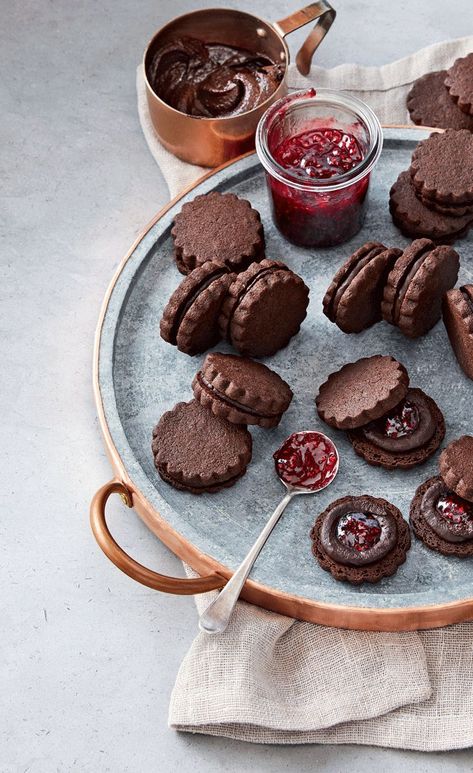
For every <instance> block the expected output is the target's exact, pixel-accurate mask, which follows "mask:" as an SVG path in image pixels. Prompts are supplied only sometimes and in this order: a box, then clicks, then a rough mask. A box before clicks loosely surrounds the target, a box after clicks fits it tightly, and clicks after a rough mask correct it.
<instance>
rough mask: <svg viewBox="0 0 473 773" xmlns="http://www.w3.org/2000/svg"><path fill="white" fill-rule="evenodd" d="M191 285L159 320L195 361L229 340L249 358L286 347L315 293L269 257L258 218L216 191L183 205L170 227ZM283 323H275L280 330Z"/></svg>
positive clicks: (167, 337) (228, 195)
mask: <svg viewBox="0 0 473 773" xmlns="http://www.w3.org/2000/svg"><path fill="white" fill-rule="evenodd" d="M172 236H173V239H174V257H175V260H176V264H177V267H178V269H179V271H180V272H181V273H183V274H186V277H185V279H183V280H182V282H181V283H180V285H179V286H178V287H177V289H176V290H175V291H174V293H173V294H172V296H171V298H170V300H169V302H168V303H167V305H166V307H165V309H164V312H163V316H162V319H161V325H160V330H161V337H162V338H163V339H164V340H165V341H167V342H168V343H170V344H172V345H173V346H177V348H178V349H179V351H181V352H185V353H186V354H190V355H195V354H199V353H202V352H205V351H206V350H207V349H210V348H211V347H212V346H214V345H215V344H216V343H217V342H218V341H219V340H220V339H222V338H223V339H226V340H227V341H228V342H229V343H231V344H232V346H233V347H234V348H235V349H236V350H237V351H238V352H240V354H244V355H247V356H250V357H267V356H270V355H272V354H275V353H276V352H277V351H278V350H279V349H282V348H283V347H285V346H287V344H288V343H289V341H290V339H291V338H292V337H293V336H294V335H295V334H296V333H297V332H298V331H299V328H300V326H301V323H302V321H303V320H304V318H305V316H306V313H307V306H308V303H309V288H308V287H307V286H306V285H305V283H304V282H303V280H302V279H301V277H300V276H298V275H297V274H295V273H294V272H293V271H291V270H290V269H289V268H288V267H287V266H286V265H285V264H284V263H281V262H280V261H276V260H268V259H265V258H264V246H265V242H264V233H263V226H262V224H261V219H260V216H259V214H258V212H257V211H256V210H255V209H253V207H252V206H251V204H250V203H249V202H248V201H246V200H244V199H240V198H238V196H235V195H234V194H233V193H226V194H222V193H218V192H216V191H214V192H212V193H209V194H204V195H202V196H197V197H196V198H195V199H194V200H193V201H190V202H188V203H186V204H184V206H183V208H182V210H181V212H180V213H179V214H178V215H177V216H176V218H175V221H174V226H173V229H172ZM275 322H277V324H275Z"/></svg>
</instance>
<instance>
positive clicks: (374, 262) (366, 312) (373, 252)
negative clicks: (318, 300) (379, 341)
mask: <svg viewBox="0 0 473 773" xmlns="http://www.w3.org/2000/svg"><path fill="white" fill-rule="evenodd" d="M401 253H402V250H399V249H397V248H395V247H394V248H388V247H385V245H384V244H381V243H380V242H367V243H366V244H364V245H363V246H362V247H360V248H359V249H358V250H356V252H354V253H353V254H352V255H351V256H350V257H349V258H348V260H347V261H346V262H345V263H344V264H343V265H342V266H341V267H340V268H339V270H338V271H337V273H336V274H335V276H334V277H333V279H332V281H331V283H330V285H329V287H328V289H327V292H326V293H325V296H324V298H323V301H322V306H323V311H324V314H325V315H326V316H327V317H328V318H329V320H330V321H331V322H334V323H335V324H336V325H337V326H338V327H339V328H340V330H343V332H344V333H360V332H361V331H362V330H365V329H366V328H368V327H371V326H372V325H374V324H375V323H376V322H379V321H380V320H381V318H382V315H381V301H382V300H383V292H384V286H385V284H386V280H387V278H388V274H389V272H390V271H391V269H392V267H393V266H394V263H395V261H396V259H397V258H398V257H399V255H401Z"/></svg>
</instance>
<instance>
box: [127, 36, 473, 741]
mask: <svg viewBox="0 0 473 773" xmlns="http://www.w3.org/2000/svg"><path fill="white" fill-rule="evenodd" d="M470 51H473V38H472V37H469V38H462V39H460V40H456V41H448V42H444V43H439V44H436V45H434V46H430V47H429V48H426V49H423V50H422V51H419V52H418V53H417V54H413V55H412V56H409V57H407V58H405V59H403V60H401V61H399V62H394V63H392V64H389V65H385V66H384V67H380V68H373V67H361V66H358V65H341V66H339V67H335V68H334V69H332V70H324V69H322V68H320V67H315V66H314V67H312V71H311V75H310V78H309V79H308V78H304V77H302V76H301V75H299V73H298V72H297V71H296V70H295V69H294V68H293V67H291V70H290V81H289V82H290V86H291V88H304V87H307V85H308V84H311V85H312V84H313V85H314V86H315V87H316V88H317V87H319V88H322V87H330V88H343V89H344V90H346V91H352V92H354V93H356V94H357V95H358V96H359V97H361V98H362V99H363V100H365V101H366V102H368V103H369V104H370V105H371V107H373V109H374V110H375V111H376V113H377V114H378V116H379V118H380V120H381V121H382V122H383V123H392V124H396V123H408V122H409V116H408V114H407V111H406V106H405V97H406V93H407V91H408V90H409V88H410V85H411V84H412V82H413V81H414V80H415V79H416V78H418V77H419V76H420V75H422V74H423V73H425V72H429V71H431V70H439V69H443V68H445V67H448V66H450V64H451V63H452V62H453V61H454V59H456V58H457V57H458V56H463V55H465V54H467V53H469V52H470ZM137 90H138V108H139V115H140V121H141V125H142V128H143V132H144V134H145V137H146V139H147V142H148V145H149V147H150V150H151V153H152V154H153V156H154V158H155V160H156V161H157V162H158V164H159V166H160V167H161V170H162V172H163V174H164V177H165V179H166V181H167V182H168V185H169V189H170V193H171V196H174V195H176V193H178V192H179V190H180V189H181V188H182V187H183V186H185V185H186V184H188V183H190V182H192V181H193V180H194V179H196V177H197V176H198V175H199V174H200V173H201V171H202V170H201V169H199V167H195V166H191V165H189V164H185V163H183V162H181V161H179V160H177V159H176V158H174V157H173V156H172V155H171V154H169V153H168V152H167V151H166V150H164V148H162V147H161V146H160V145H159V143H158V141H157V139H156V136H155V134H154V131H153V128H152V125H151V123H150V120H149V116H148V113H147V109H146V97H145V92H144V86H143V76H142V71H141V68H138V73H137ZM186 571H187V573H188V574H189V575H192V574H193V573H192V571H191V570H190V569H189V568H186ZM214 595H215V594H214V593H210V594H206V595H205V596H197V597H196V603H197V608H198V610H199V612H201V611H202V610H203V609H204V608H205V607H206V606H207V605H208V604H209V602H210V601H211V599H212V598H213V597H214ZM169 724H170V726H171V727H174V728H176V729H178V730H185V731H188V732H200V733H208V734H210V735H219V736H226V737H229V738H237V739H242V740H245V741H252V742H256V743H280V744H297V743H360V744H372V745H377V746H390V747H398V748H407V749H419V750H422V751H432V750H440V749H455V748H461V747H466V746H473V623H464V624H462V625H456V626H451V627H449V628H444V629H441V630H430V631H421V632H419V633H399V634H394V633H365V632H357V631H345V630H341V629H336V628H325V627H322V626H316V625H311V624H309V623H301V622H298V621H295V620H291V619H289V618H286V617H282V616H280V615H276V614H274V613H271V612H267V611H265V610H262V609H258V608H257V607H253V606H250V605H248V604H245V603H244V602H239V603H238V604H237V609H236V612H235V615H234V617H233V619H232V621H231V623H230V626H229V627H228V629H227V630H226V631H225V632H224V633H223V634H220V635H218V636H214V637H212V636H207V635H206V634H203V633H199V634H198V635H197V637H196V639H195V640H194V643H193V644H192V647H191V649H190V650H189V652H188V654H187V656H186V657H185V659H184V661H183V663H182V665H181V668H180V670H179V673H178V676H177V680H176V684H175V687H174V690H173V693H172V697H171V705H170V710H169Z"/></svg>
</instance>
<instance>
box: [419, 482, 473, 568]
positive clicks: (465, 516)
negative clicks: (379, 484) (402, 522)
mask: <svg viewBox="0 0 473 773" xmlns="http://www.w3.org/2000/svg"><path fill="white" fill-rule="evenodd" d="M409 519H410V522H411V526H412V529H413V531H414V534H415V535H416V537H418V538H419V539H420V540H422V542H424V543H425V545H427V547H428V548H430V549H431V550H436V551H437V552H438V553H442V554H443V555H445V556H457V557H458V558H467V557H469V556H473V504H472V503H471V502H468V501H467V500H465V499H462V497H459V496H458V495H457V494H455V492H453V491H452V490H451V489H449V488H448V486H447V485H446V483H445V481H444V480H443V478H442V477H441V476H440V475H436V476H435V477H433V478H429V479H428V480H426V481H425V482H424V483H422V484H421V485H420V486H419V487H418V489H417V490H416V492H415V494H414V498H413V500H412V503H411V508H410V514H409Z"/></svg>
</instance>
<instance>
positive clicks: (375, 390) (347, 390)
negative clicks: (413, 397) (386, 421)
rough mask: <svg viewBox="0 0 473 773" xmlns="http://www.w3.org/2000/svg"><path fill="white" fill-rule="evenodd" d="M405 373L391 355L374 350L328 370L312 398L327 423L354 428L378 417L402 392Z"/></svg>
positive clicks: (399, 399)
mask: <svg viewBox="0 0 473 773" xmlns="http://www.w3.org/2000/svg"><path fill="white" fill-rule="evenodd" d="M408 387H409V376H408V375H407V371H406V369H405V367H404V365H401V363H400V362H398V361H397V360H395V359H394V357H389V356H383V355H381V354H376V355H374V356H373V357H363V358H362V359H361V360H357V361H356V362H349V363H348V364H347V365H344V366H343V368H341V369H340V370H337V371H336V372H335V373H331V374H330V376H329V377H328V379H327V381H325V382H324V383H323V384H322V386H321V387H320V389H319V393H318V395H317V397H316V399H315V404H316V406H317V412H318V414H319V416H320V418H321V419H322V421H325V423H326V424H328V425H329V426H330V427H336V428H337V429H355V428H356V427H362V426H363V425H364V424H368V423H369V422H370V421H374V420H375V419H379V418H380V417H381V416H383V415H384V414H385V413H386V412H387V411H389V410H391V408H394V406H396V405H398V404H399V403H400V402H401V400H402V399H403V398H404V397H405V396H406V393H407V389H408Z"/></svg>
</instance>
